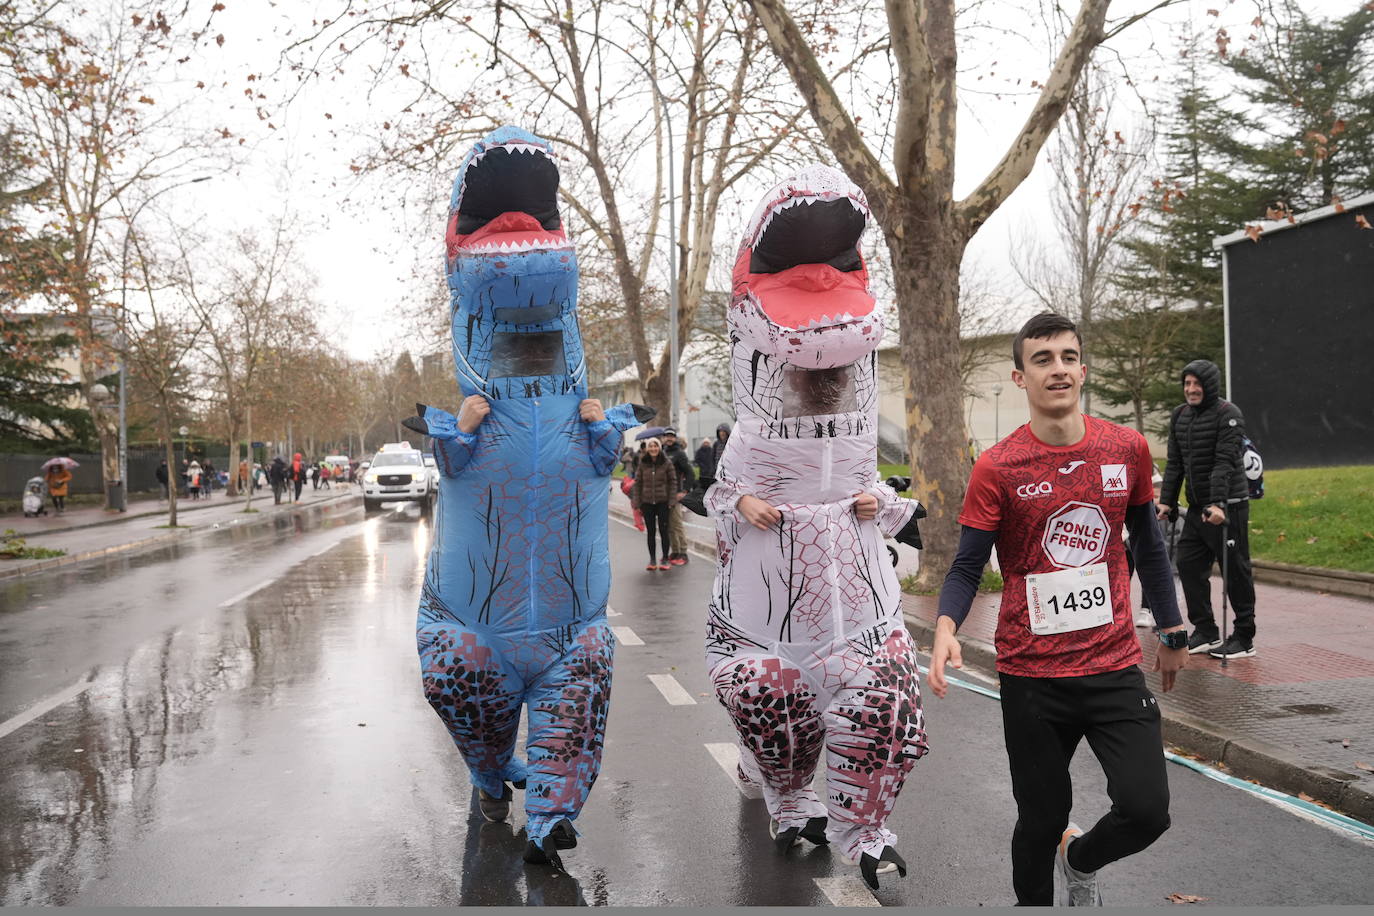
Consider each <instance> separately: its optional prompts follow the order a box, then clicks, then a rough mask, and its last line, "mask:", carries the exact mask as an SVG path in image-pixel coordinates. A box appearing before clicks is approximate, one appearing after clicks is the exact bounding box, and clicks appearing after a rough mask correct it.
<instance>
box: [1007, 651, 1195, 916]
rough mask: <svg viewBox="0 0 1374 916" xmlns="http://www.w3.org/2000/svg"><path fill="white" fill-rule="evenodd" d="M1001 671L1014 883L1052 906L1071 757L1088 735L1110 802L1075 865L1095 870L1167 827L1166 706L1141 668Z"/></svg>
mask: <svg viewBox="0 0 1374 916" xmlns="http://www.w3.org/2000/svg"><path fill="white" fill-rule="evenodd" d="M1000 677H1001V682H1002V728H1003V731H1004V733H1005V735H1006V743H1007V760H1008V762H1009V763H1010V764H1011V787H1012V794H1013V795H1014V796H1015V797H1016V828H1015V829H1014V830H1013V831H1012V836H1011V874H1012V878H1011V880H1012V886H1013V888H1014V889H1015V891H1016V900H1017V902H1018V903H1019V904H1021V905H1023V906H1025V905H1032V906H1051V905H1052V904H1053V903H1054V856H1055V850H1056V849H1057V847H1058V845H1059V839H1060V837H1061V836H1062V835H1063V833H1064V828H1065V827H1067V826H1068V823H1069V811H1070V809H1071V808H1072V807H1073V784H1072V781H1071V780H1070V777H1069V761H1071V760H1072V759H1073V754H1074V751H1075V749H1077V747H1078V742H1079V741H1080V740H1081V739H1083V738H1087V739H1088V746H1089V747H1091V748H1092V751H1093V753H1094V754H1095V755H1097V759H1098V761H1099V762H1100V763H1101V764H1102V770H1103V772H1104V773H1106V775H1107V795H1108V797H1110V798H1111V801H1112V807H1111V810H1110V811H1108V812H1107V813H1106V814H1105V815H1103V816H1102V818H1101V820H1099V821H1098V822H1097V823H1096V824H1095V825H1094V826H1093V827H1092V829H1091V830H1088V832H1087V833H1085V834H1084V835H1083V836H1082V837H1080V838H1079V839H1078V840H1076V841H1075V843H1074V845H1073V855H1072V858H1071V860H1070V862H1069V864H1070V865H1072V866H1073V867H1074V868H1076V869H1077V870H1079V871H1085V872H1087V871H1097V870H1098V869H1099V868H1101V867H1102V866H1104V865H1107V864H1108V863H1111V862H1115V861H1116V860H1117V859H1122V858H1125V857H1126V856H1129V855H1132V854H1134V853H1137V852H1140V851H1141V850H1142V849H1145V848H1146V847H1147V846H1149V845H1150V844H1151V843H1153V842H1154V841H1155V840H1157V839H1158V838H1159V837H1160V835H1161V834H1163V833H1164V831H1165V830H1168V829H1169V781H1168V777H1167V776H1166V774H1165V772H1164V765H1165V764H1164V740H1163V737H1162V735H1161V733H1160V725H1159V705H1158V703H1156V702H1155V698H1154V695H1153V694H1151V693H1150V690H1149V688H1148V687H1146V686H1145V676H1144V675H1142V674H1141V673H1140V669H1139V668H1138V667H1136V666H1134V665H1132V666H1131V667H1129V668H1123V669H1121V670H1120V671H1112V672H1108V673H1106V674H1094V675H1088V676H1086V677H1061V678H1033V677H1017V676H1014V675H1010V674H1003V675H1001V676H1000ZM1080 826H1083V827H1086V826H1087V825H1086V824H1085V823H1084V824H1080Z"/></svg>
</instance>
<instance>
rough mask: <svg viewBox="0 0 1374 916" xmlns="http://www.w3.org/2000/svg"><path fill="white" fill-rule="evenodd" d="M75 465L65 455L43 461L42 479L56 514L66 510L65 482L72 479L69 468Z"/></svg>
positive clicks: (75, 464)
mask: <svg viewBox="0 0 1374 916" xmlns="http://www.w3.org/2000/svg"><path fill="white" fill-rule="evenodd" d="M77 466H78V465H77V463H76V462H75V461H73V460H72V459H70V458H67V457H65V456H63V457H59V458H49V459H48V460H47V461H45V462H43V480H44V482H45V483H47V485H48V495H49V496H51V497H52V505H53V508H54V509H56V510H57V514H58V515H61V514H62V513H64V512H66V511H67V484H69V483H71V481H72V472H71V468H74V467H77Z"/></svg>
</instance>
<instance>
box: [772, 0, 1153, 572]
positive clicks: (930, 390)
mask: <svg viewBox="0 0 1374 916" xmlns="http://www.w3.org/2000/svg"><path fill="white" fill-rule="evenodd" d="M1169 2H1171V0H1162V2H1161V3H1160V4H1158V5H1157V6H1156V7H1154V8H1158V6H1163V5H1167V4H1168V3H1169ZM750 4H751V6H752V7H753V9H754V10H755V12H756V13H757V14H758V15H759V18H760V19H761V20H762V22H763V25H764V28H765V29H766V30H767V33H768V40H769V44H770V45H771V46H772V49H773V51H774V53H775V54H776V55H777V56H778V58H779V59H780V60H781V61H782V62H783V64H784V65H785V66H786V67H787V69H788V72H789V73H790V74H791V76H792V80H793V82H794V83H795V85H796V87H797V89H798V91H800V93H801V95H802V97H803V98H804V99H805V100H806V103H807V106H808V108H809V109H810V111H811V115H812V118H813V119H814V121H815V122H816V124H817V126H818V127H819V128H820V130H821V133H822V134H823V135H824V136H825V140H826V143H827V145H828V146H829V148H830V150H831V152H832V153H833V154H834V156H835V157H836V159H838V160H839V163H840V165H841V167H842V168H843V169H844V170H845V171H846V172H847V173H848V174H849V176H850V178H852V179H853V180H854V181H855V182H856V183H857V184H858V185H859V186H860V187H862V188H863V190H864V192H865V193H866V194H867V196H868V200H869V203H870V205H871V206H872V208H873V213H874V216H875V218H876V220H877V222H878V224H879V225H880V226H881V227H882V230H883V236H884V240H885V241H886V243H887V248H888V251H889V254H890V257H891V260H892V265H893V274H894V279H895V285H896V292H897V307H898V313H899V315H900V318H901V328H900V333H901V345H902V352H903V356H904V358H905V361H906V363H907V365H908V366H913V367H919V370H918V371H912V372H909V373H908V374H907V391H906V421H907V422H906V425H907V435H908V436H909V437H910V451H911V454H912V455H913V456H917V460H916V461H915V462H913V467H912V482H913V489H914V491H915V494H916V495H917V496H918V497H919V498H920V499H921V502H922V503H924V504H925V505H926V507H927V510H928V511H929V513H930V518H929V519H928V521H927V522H926V523H925V524H926V525H927V526H928V530H929V532H930V534H929V536H928V537H927V538H926V539H925V541H926V544H927V548H926V550H925V552H924V554H923V557H922V563H921V573H920V576H921V579H922V580H923V582H924V583H925V584H934V583H936V582H938V581H939V580H940V578H942V577H943V576H944V573H945V570H946V569H947V568H948V566H949V563H950V561H951V560H952V559H953V556H954V548H955V545H956V543H957V541H958V525H957V521H956V519H957V516H958V512H959V508H960V504H961V503H962V500H963V493H964V488H965V486H966V483H967V464H966V462H965V461H964V460H963V451H964V447H965V442H964V441H962V439H963V430H964V424H963V422H962V418H961V416H960V414H961V409H960V408H961V398H960V396H959V384H958V379H959V366H958V361H959V265H960V262H961V261H962V259H963V254H964V249H965V247H966V246H967V245H968V242H969V240H970V239H971V238H972V237H973V235H974V233H976V232H977V231H978V229H979V228H980V227H982V225H983V224H984V223H986V222H987V220H988V218H989V217H990V216H991V215H992V214H993V213H994V212H995V211H996V210H997V208H998V207H1000V206H1001V205H1002V204H1003V203H1004V202H1005V201H1006V199H1007V197H1008V196H1010V194H1011V193H1012V191H1014V190H1015V189H1016V188H1017V187H1018V186H1019V185H1020V184H1021V182H1022V181H1024V180H1025V178H1026V176H1027V175H1028V174H1030V171H1031V168H1032V167H1033V166H1034V164H1035V158H1036V155H1037V154H1038V153H1039V151H1040V149H1041V147H1042V146H1043V145H1044V143H1045V141H1046V139H1047V138H1048V137H1049V135H1050V133H1051V132H1052V131H1053V130H1054V127H1055V124H1056V123H1057V122H1058V121H1059V117H1060V115H1061V114H1063V112H1064V110H1065V108H1066V107H1067V106H1068V104H1069V99H1070V97H1071V95H1072V93H1073V88H1074V86H1075V84H1076V83H1077V81H1078V78H1079V75H1080V73H1082V71H1083V68H1084V67H1085V66H1086V65H1087V63H1088V59H1089V58H1090V57H1091V55H1092V53H1093V50H1094V49H1095V48H1096V47H1097V46H1098V45H1100V44H1102V42H1103V41H1105V40H1106V39H1107V38H1109V37H1110V35H1112V34H1114V33H1115V32H1117V31H1119V30H1120V29H1121V28H1124V27H1125V26H1126V25H1128V24H1129V23H1130V22H1132V21H1134V20H1135V19H1138V18H1140V17H1139V16H1137V17H1133V18H1132V19H1128V20H1126V21H1125V22H1122V23H1119V24H1117V25H1116V26H1115V27H1113V28H1112V29H1111V30H1109V29H1108V27H1107V24H1106V16H1107V8H1108V6H1109V5H1110V0H1084V2H1083V3H1082V4H1081V5H1080V7H1079V10H1078V13H1077V15H1076V16H1075V18H1074V20H1073V24H1072V25H1071V27H1070V28H1069V30H1068V34H1067V37H1066V38H1065V39H1064V41H1063V42H1062V45H1061V47H1060V49H1059V52H1058V55H1057V56H1056V59H1055V60H1054V63H1053V64H1052V66H1051V68H1050V72H1049V74H1048V76H1047V77H1046V78H1045V79H1044V80H1043V85H1040V81H1037V84H1036V85H1037V86H1039V87H1040V91H1039V95H1038V97H1037V98H1036V101H1035V104H1034V107H1033V108H1032V110H1031V113H1030V115H1029V117H1028V118H1027V119H1026V122H1025V124H1024V125H1023V126H1022V128H1021V130H1020V132H1019V133H1018V135H1017V136H1016V138H1015V139H1014V140H1013V141H1012V143H1011V145H1010V146H1009V147H1008V148H1007V150H1006V151H1005V153H1004V154H1003V156H1002V158H1001V161H1000V162H998V163H997V165H996V166H995V167H994V168H993V169H992V171H991V172H990V173H989V174H988V175H987V177H986V178H984V179H983V181H982V182H981V183H980V184H979V185H978V186H977V187H976V188H975V189H974V190H973V191H972V193H970V194H969V195H968V196H967V197H965V198H964V199H963V200H956V199H955V198H954V153H955V139H956V131H955V114H956V112H957V110H958V108H959V98H958V90H957V86H956V75H957V72H956V65H957V61H958V48H957V43H956V34H955V4H954V2H953V0H926V2H924V3H919V4H918V3H907V2H902V0H888V2H887V3H886V4H885V9H886V18H887V22H886V28H885V31H886V34H887V36H888V42H889V45H888V46H889V55H890V59H891V61H892V65H893V68H894V74H893V78H892V84H891V86H890V87H889V88H890V94H888V95H884V96H882V98H884V99H886V100H887V101H888V104H889V110H890V111H891V119H892V120H891V130H890V132H889V133H888V135H887V136H886V137H885V141H886V142H884V143H883V144H882V147H880V149H878V150H875V149H874V147H873V146H872V145H871V144H870V142H869V140H868V139H867V138H866V136H865V134H864V133H863V132H862V131H861V130H860V127H859V123H858V121H857V120H856V115H855V114H854V113H853V112H852V110H851V106H852V103H850V102H848V101H847V100H846V99H845V98H843V97H842V96H841V94H840V93H839V92H838V91H837V89H836V84H835V82H834V81H833V80H832V78H831V76H830V75H829V74H827V73H826V70H825V68H823V67H822V65H821V63H820V60H819V59H818V50H817V41H816V40H815V39H813V38H811V37H810V36H809V35H808V33H807V32H806V31H804V30H803V28H802V27H801V26H800V25H799V24H798V22H797V20H796V19H794V17H793V16H792V15H791V13H789V12H788V10H787V8H786V6H785V5H784V3H783V2H782V0H750ZM1142 15H1143V14H1142ZM884 152H885V153H886V156H887V158H888V160H889V163H890V164H885V163H884V161H883V159H882V158H880V157H881V156H882V155H883V153H884Z"/></svg>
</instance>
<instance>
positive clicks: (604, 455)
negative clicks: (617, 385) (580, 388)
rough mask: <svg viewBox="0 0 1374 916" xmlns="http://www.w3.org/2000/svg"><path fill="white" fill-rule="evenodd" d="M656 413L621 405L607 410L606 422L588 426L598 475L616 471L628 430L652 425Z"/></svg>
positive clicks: (588, 435) (639, 406)
mask: <svg viewBox="0 0 1374 916" xmlns="http://www.w3.org/2000/svg"><path fill="white" fill-rule="evenodd" d="M655 413H657V411H655V410H654V409H653V408H652V407H645V406H643V405H642V404H617V405H615V406H614V407H612V408H610V409H609V410H607V411H606V419H604V420H593V421H591V422H590V423H588V424H587V447H588V448H589V450H590V454H591V459H592V467H593V468H595V469H596V473H598V474H600V475H601V476H602V477H606V476H608V475H609V474H610V473H611V471H613V470H615V465H616V462H618V461H619V460H620V449H621V445H622V440H623V439H624V435H623V434H624V432H625V430H627V429H634V428H635V427H636V426H640V425H642V424H644V423H647V422H649V421H650V420H652V419H653V418H654V414H655Z"/></svg>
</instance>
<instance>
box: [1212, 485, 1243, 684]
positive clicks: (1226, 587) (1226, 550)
mask: <svg viewBox="0 0 1374 916" xmlns="http://www.w3.org/2000/svg"><path fill="white" fill-rule="evenodd" d="M1207 511H1208V512H1211V510H1210V509H1208V510H1207ZM1222 527H1223V528H1225V529H1226V530H1225V531H1223V532H1222V533H1221V667H1223V668H1225V667H1226V666H1227V661H1228V659H1227V658H1226V604H1227V596H1228V595H1229V593H1230V590H1231V580H1230V579H1229V578H1227V565H1226V560H1227V557H1229V556H1230V555H1231V548H1232V547H1233V546H1235V543H1236V540H1235V538H1233V537H1231V516H1229V515H1228V516H1226V521H1224V522H1222Z"/></svg>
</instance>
